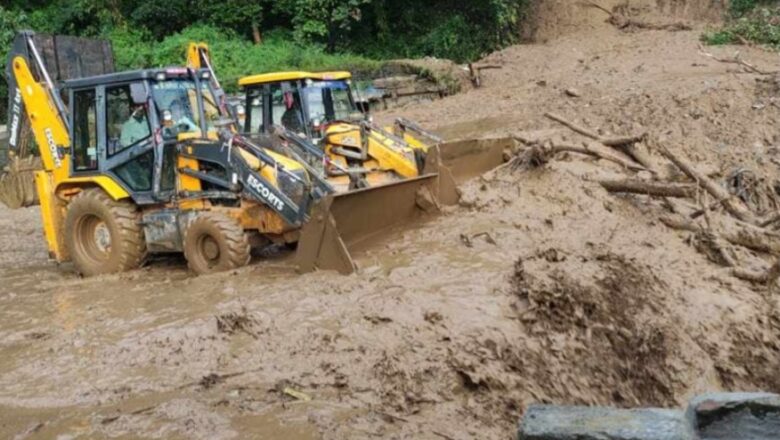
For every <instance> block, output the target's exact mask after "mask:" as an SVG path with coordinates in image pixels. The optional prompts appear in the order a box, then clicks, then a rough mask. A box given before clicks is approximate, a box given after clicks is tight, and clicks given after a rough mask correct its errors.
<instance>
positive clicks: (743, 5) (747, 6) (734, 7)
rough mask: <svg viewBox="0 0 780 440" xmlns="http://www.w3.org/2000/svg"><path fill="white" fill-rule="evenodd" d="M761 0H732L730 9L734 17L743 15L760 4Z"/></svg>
mask: <svg viewBox="0 0 780 440" xmlns="http://www.w3.org/2000/svg"><path fill="white" fill-rule="evenodd" d="M758 4H759V0H731V2H730V3H729V11H730V12H731V15H733V16H734V17H741V16H743V15H745V14H746V13H748V12H750V11H752V10H753V9H754V8H755V7H756V6H758Z"/></svg>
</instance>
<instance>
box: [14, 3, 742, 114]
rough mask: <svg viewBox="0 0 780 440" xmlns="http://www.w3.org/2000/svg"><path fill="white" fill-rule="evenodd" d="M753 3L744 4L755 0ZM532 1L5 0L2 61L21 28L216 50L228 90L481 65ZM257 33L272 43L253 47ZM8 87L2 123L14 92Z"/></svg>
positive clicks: (160, 49) (161, 49) (179, 53)
mask: <svg viewBox="0 0 780 440" xmlns="http://www.w3.org/2000/svg"><path fill="white" fill-rule="evenodd" d="M750 1H751V0H734V4H737V3H739V2H742V3H749V2H750ZM529 3H530V0H482V1H462V0H430V1H425V2H422V1H419V0H166V1H163V2H158V1H148V0H5V1H3V5H4V6H0V55H3V56H4V55H5V53H6V51H7V50H8V48H9V43H10V40H11V39H12V38H13V35H14V33H15V32H16V30H17V29H19V28H20V27H26V28H30V29H33V30H35V31H37V32H45V33H52V34H67V35H77V36H87V37H104V38H108V39H110V40H111V42H112V44H113V48H114V56H115V60H116V65H117V68H118V69H120V70H127V69H136V68H141V67H150V66H162V65H181V64H182V63H183V62H184V60H185V53H186V47H187V44H188V43H189V41H190V40H195V41H204V42H207V43H208V44H209V45H210V46H211V53H212V57H213V58H214V65H215V67H216V68H217V73H218V75H219V76H220V77H221V78H222V82H223V83H224V85H225V86H226V88H228V89H232V88H234V87H235V83H236V80H237V79H238V78H239V77H241V76H244V75H249V74H255V73H262V72H269V71H275V70H287V69H306V70H332V69H347V70H357V71H363V72H366V71H373V70H377V69H378V68H379V64H380V63H379V62H378V61H375V60H378V59H390V58H418V57H422V56H434V57H441V58H451V59H453V60H455V61H458V62H465V61H471V60H474V59H476V58H478V57H480V56H481V55H483V54H486V53H488V52H490V51H492V50H495V49H497V48H500V47H503V46H505V45H508V44H511V43H513V42H515V41H517V39H518V36H519V35H520V34H521V28H522V23H523V19H524V18H525V14H526V10H527V7H528V4H529ZM253 31H257V32H258V33H260V34H261V35H260V36H261V39H262V42H263V44H262V45H255V44H253V34H254V32H253ZM5 88H6V85H5V82H4V81H3V82H0V121H2V120H4V115H3V112H4V109H5V106H6V96H5V95H7V92H6V90H5Z"/></svg>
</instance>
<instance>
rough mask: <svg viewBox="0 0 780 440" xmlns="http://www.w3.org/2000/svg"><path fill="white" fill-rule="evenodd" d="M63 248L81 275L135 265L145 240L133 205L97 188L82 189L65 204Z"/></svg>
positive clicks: (121, 269) (142, 254)
mask: <svg viewBox="0 0 780 440" xmlns="http://www.w3.org/2000/svg"><path fill="white" fill-rule="evenodd" d="M65 247H66V249H67V250H68V253H69V254H70V257H71V259H72V260H73V263H74V265H75V266H76V270H77V271H78V272H79V273H81V274H82V275H84V276H93V275H100V274H107V273H116V272H123V271H126V270H132V269H135V268H137V267H138V266H140V265H141V262H142V261H143V259H144V256H145V255H146V242H145V240H144V233H143V228H142V227H141V225H140V224H139V215H138V210H137V209H136V206H135V205H134V204H133V203H131V202H127V201H116V200H114V199H112V198H111V197H109V196H108V194H106V193H105V192H104V191H103V190H101V189H98V188H92V189H87V190H84V191H82V192H81V193H79V194H78V195H77V196H76V197H74V198H73V200H72V201H71V202H70V203H69V204H68V211H67V214H66V216H65Z"/></svg>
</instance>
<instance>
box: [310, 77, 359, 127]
mask: <svg viewBox="0 0 780 440" xmlns="http://www.w3.org/2000/svg"><path fill="white" fill-rule="evenodd" d="M303 99H304V101H305V102H306V106H307V107H308V110H309V118H310V120H311V121H312V123H315V122H320V123H325V122H333V121H341V120H349V119H350V117H351V115H352V114H354V113H355V112H356V111H357V109H356V108H355V105H354V103H353V102H352V97H351V96H350V88H349V83H348V82H347V81H317V82H313V83H311V84H309V85H307V86H306V87H305V88H304V89H303Z"/></svg>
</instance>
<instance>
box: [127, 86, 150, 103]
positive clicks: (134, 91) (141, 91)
mask: <svg viewBox="0 0 780 440" xmlns="http://www.w3.org/2000/svg"><path fill="white" fill-rule="evenodd" d="M130 98H131V99H132V100H133V104H146V100H147V99H148V98H149V94H148V93H147V91H146V86H145V85H144V83H131V84H130Z"/></svg>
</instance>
